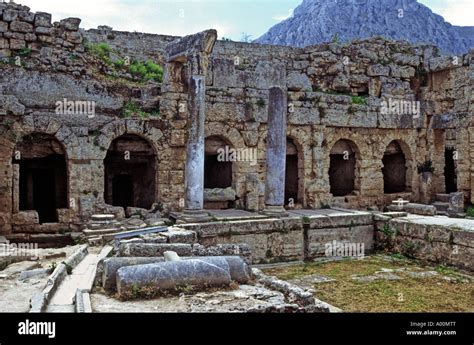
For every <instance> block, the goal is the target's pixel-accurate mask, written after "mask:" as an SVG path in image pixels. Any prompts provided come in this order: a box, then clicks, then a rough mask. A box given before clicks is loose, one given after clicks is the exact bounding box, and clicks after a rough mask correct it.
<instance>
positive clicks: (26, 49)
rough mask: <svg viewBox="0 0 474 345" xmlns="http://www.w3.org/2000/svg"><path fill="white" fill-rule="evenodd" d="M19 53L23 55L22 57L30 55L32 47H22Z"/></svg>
mask: <svg viewBox="0 0 474 345" xmlns="http://www.w3.org/2000/svg"><path fill="white" fill-rule="evenodd" d="M17 55H18V56H22V57H27V56H30V55H31V49H30V48H22V49H20V50H19V51H18V53H17Z"/></svg>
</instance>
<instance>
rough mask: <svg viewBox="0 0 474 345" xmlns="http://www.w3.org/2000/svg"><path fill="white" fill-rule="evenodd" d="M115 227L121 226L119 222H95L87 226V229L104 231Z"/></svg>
mask: <svg viewBox="0 0 474 345" xmlns="http://www.w3.org/2000/svg"><path fill="white" fill-rule="evenodd" d="M115 225H120V223H119V222H117V221H115V222H102V223H97V222H94V223H89V224H87V227H88V228H89V229H91V230H102V229H110V228H111V227H113V226H115Z"/></svg>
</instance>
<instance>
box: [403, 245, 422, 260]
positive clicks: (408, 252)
mask: <svg viewBox="0 0 474 345" xmlns="http://www.w3.org/2000/svg"><path fill="white" fill-rule="evenodd" d="M419 249H420V245H419V244H418V243H415V242H413V241H407V242H404V243H403V244H402V249H401V250H402V254H403V255H404V256H406V257H407V258H410V259H414V258H415V257H416V253H417V252H418V250H419Z"/></svg>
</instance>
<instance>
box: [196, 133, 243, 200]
mask: <svg viewBox="0 0 474 345" xmlns="http://www.w3.org/2000/svg"><path fill="white" fill-rule="evenodd" d="M236 158H237V155H236V153H235V151H234V150H233V148H232V147H231V146H230V145H229V144H228V143H227V142H226V141H224V140H223V139H221V138H220V137H218V136H210V137H207V138H206V141H205V156H204V208H206V209H228V208H232V207H233V206H234V201H235V192H234V191H233V189H232V188H233V174H234V172H233V169H234V161H235V159H236Z"/></svg>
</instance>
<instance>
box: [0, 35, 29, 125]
mask: <svg viewBox="0 0 474 345" xmlns="http://www.w3.org/2000/svg"><path fill="white" fill-rule="evenodd" d="M0 40H1V39H0ZM0 109H1V110H3V111H6V112H7V113H9V112H10V113H11V114H13V115H17V116H19V115H23V114H24V113H25V106H24V105H23V104H21V103H20V102H19V101H18V98H16V97H14V96H10V95H0Z"/></svg>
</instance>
